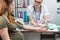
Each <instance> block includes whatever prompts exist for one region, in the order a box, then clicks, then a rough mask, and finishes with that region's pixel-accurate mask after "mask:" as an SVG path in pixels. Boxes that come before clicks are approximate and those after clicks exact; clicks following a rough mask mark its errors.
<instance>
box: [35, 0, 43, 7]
mask: <svg viewBox="0 0 60 40" xmlns="http://www.w3.org/2000/svg"><path fill="white" fill-rule="evenodd" d="M42 2H43V0H34V5H35V6H36V7H40V5H41V3H42Z"/></svg>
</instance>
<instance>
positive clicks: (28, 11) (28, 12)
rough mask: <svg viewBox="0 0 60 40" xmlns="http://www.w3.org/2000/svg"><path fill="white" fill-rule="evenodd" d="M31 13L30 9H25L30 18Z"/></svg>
mask: <svg viewBox="0 0 60 40" xmlns="http://www.w3.org/2000/svg"><path fill="white" fill-rule="evenodd" d="M31 13H32V11H31V9H30V8H27V15H28V16H31Z"/></svg>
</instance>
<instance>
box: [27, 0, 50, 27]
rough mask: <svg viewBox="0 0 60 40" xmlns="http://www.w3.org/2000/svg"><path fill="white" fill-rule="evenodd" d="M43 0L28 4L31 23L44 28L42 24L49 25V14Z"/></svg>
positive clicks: (35, 0)
mask: <svg viewBox="0 0 60 40" xmlns="http://www.w3.org/2000/svg"><path fill="white" fill-rule="evenodd" d="M42 2H43V0H34V3H33V4H31V5H30V6H28V8H27V12H28V16H29V20H30V24H32V25H34V26H40V27H41V28H44V27H43V26H42V25H39V24H41V23H42V24H45V26H47V25H48V23H47V16H48V15H49V12H48V9H47V7H46V6H45V5H44V4H42Z"/></svg>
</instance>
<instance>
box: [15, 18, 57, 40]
mask: <svg viewBox="0 0 60 40" xmlns="http://www.w3.org/2000/svg"><path fill="white" fill-rule="evenodd" d="M16 21H19V22H20V23H22V24H24V22H23V19H20V18H19V19H16ZM18 31H21V32H23V33H31V32H32V31H27V30H18ZM57 32H58V29H54V30H48V31H47V32H45V31H43V32H42V31H40V32H33V33H40V37H41V36H42V35H44V34H45V35H46V34H47V33H49V34H50V33H53V36H54V40H56V38H57V37H56V33H57ZM40 40H42V37H41V38H40Z"/></svg>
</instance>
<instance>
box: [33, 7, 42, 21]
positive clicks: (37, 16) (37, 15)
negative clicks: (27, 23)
mask: <svg viewBox="0 0 60 40" xmlns="http://www.w3.org/2000/svg"><path fill="white" fill-rule="evenodd" d="M33 8H34V11H33V14H34V15H35V18H36V21H38V20H40V15H41V11H42V6H40V12H39V13H38V14H37V13H36V9H35V6H34V7H33Z"/></svg>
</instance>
